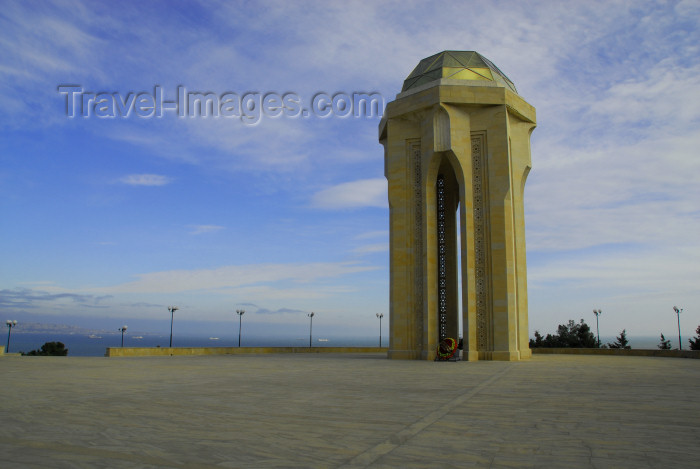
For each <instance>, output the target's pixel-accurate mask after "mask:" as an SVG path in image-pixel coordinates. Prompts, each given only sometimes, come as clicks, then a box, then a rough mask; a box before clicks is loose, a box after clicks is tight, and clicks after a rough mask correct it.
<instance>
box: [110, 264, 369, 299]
mask: <svg viewBox="0 0 700 469" xmlns="http://www.w3.org/2000/svg"><path fill="white" fill-rule="evenodd" d="M376 269H377V267H375V266H370V265H365V264H360V263H357V262H335V263H334V262H319V263H311V264H252V265H235V266H225V267H219V268H216V269H199V270H170V271H164V272H152V273H147V274H140V275H137V277H138V280H136V281H134V282H129V283H125V284H121V285H115V286H113V287H106V288H101V289H100V290H101V291H106V292H109V293H149V292H150V293H174V292H185V291H193V290H206V291H215V290H219V289H231V288H236V287H242V286H256V285H257V286H268V285H270V284H273V283H275V282H280V281H291V282H294V283H309V282H313V281H317V280H319V279H328V278H333V277H342V276H345V275H350V274H354V273H358V272H366V271H371V270H376Z"/></svg>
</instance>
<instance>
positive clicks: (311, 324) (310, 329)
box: [307, 312, 315, 347]
mask: <svg viewBox="0 0 700 469" xmlns="http://www.w3.org/2000/svg"><path fill="white" fill-rule="evenodd" d="M314 314H315V313H314V312H311V313H309V314H307V316H308V317H309V319H310V323H309V347H311V331H313V329H314Z"/></svg>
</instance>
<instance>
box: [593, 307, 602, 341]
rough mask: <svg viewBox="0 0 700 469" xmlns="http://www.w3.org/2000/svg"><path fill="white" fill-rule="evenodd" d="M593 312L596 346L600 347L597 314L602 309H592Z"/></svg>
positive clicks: (599, 313) (600, 312)
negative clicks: (596, 338) (596, 337)
mask: <svg viewBox="0 0 700 469" xmlns="http://www.w3.org/2000/svg"><path fill="white" fill-rule="evenodd" d="M593 314H595V332H596V335H597V336H598V348H600V329H598V316H600V315H601V314H602V311H601V310H599V309H594V310H593Z"/></svg>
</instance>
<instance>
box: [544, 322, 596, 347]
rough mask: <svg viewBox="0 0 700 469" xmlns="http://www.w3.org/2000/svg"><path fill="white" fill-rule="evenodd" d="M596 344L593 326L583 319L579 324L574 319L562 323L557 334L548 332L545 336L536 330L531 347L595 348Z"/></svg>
mask: <svg viewBox="0 0 700 469" xmlns="http://www.w3.org/2000/svg"><path fill="white" fill-rule="evenodd" d="M596 344H597V342H596V339H595V336H594V335H593V332H591V328H590V327H589V326H588V324H586V322H585V321H584V320H583V319H581V322H579V323H578V324H577V323H576V322H575V321H573V320H569V322H568V323H567V324H560V325H559V327H557V333H556V334H554V335H552V334H547V336H546V337H544V338H543V337H542V335H541V334H540V333H539V331H535V338H534V339H530V348H538V347H544V348H595V347H596Z"/></svg>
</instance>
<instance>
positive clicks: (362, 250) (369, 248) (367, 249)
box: [352, 243, 389, 255]
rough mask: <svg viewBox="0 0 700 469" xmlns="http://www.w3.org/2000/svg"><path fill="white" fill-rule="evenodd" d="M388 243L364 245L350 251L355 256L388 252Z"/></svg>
mask: <svg viewBox="0 0 700 469" xmlns="http://www.w3.org/2000/svg"><path fill="white" fill-rule="evenodd" d="M388 251H389V243H377V244H366V245H364V246H359V247H356V248H355V249H353V250H352V252H354V253H355V254H360V255H363V254H373V253H375V252H388Z"/></svg>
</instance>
